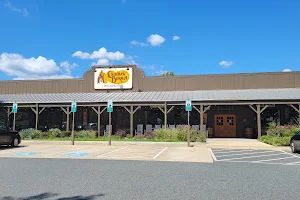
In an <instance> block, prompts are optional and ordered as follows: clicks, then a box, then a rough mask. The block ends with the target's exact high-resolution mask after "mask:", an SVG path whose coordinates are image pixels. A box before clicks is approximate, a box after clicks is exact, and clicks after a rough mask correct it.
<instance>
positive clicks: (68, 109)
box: [61, 107, 71, 131]
mask: <svg viewBox="0 0 300 200" xmlns="http://www.w3.org/2000/svg"><path fill="white" fill-rule="evenodd" d="M61 109H62V110H63V111H64V112H65V113H66V115H67V124H66V131H69V126H70V125H69V124H70V113H71V112H70V107H67V110H66V109H65V108H64V107H61Z"/></svg>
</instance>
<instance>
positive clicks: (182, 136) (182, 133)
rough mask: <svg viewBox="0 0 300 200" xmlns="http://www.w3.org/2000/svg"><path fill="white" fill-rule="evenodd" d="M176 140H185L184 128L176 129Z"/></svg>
mask: <svg viewBox="0 0 300 200" xmlns="http://www.w3.org/2000/svg"><path fill="white" fill-rule="evenodd" d="M177 140H180V141H187V132H185V131H184V130H180V131H178V133H177Z"/></svg>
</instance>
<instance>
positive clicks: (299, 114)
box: [290, 104, 300, 126]
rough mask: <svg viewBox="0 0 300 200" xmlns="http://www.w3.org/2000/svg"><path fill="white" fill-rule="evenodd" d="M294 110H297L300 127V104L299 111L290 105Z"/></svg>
mask: <svg viewBox="0 0 300 200" xmlns="http://www.w3.org/2000/svg"><path fill="white" fill-rule="evenodd" d="M290 106H291V107H292V108H294V110H296V111H297V112H298V125H299V126H300V104H299V105H298V106H299V109H297V108H296V107H295V106H294V105H292V104H291V105H290Z"/></svg>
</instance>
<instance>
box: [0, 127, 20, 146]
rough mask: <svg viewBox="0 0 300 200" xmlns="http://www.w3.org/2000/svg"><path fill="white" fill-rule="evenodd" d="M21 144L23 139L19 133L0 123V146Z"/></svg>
mask: <svg viewBox="0 0 300 200" xmlns="http://www.w3.org/2000/svg"><path fill="white" fill-rule="evenodd" d="M20 143H21V137H20V135H19V132H18V131H12V130H11V129H10V128H9V127H7V126H6V124H5V123H3V122H0V145H11V146H13V147H16V146H18V145H19V144H20Z"/></svg>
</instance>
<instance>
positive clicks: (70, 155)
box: [63, 152, 89, 157]
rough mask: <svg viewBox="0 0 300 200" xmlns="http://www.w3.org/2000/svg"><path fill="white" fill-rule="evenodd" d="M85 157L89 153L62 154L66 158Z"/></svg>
mask: <svg viewBox="0 0 300 200" xmlns="http://www.w3.org/2000/svg"><path fill="white" fill-rule="evenodd" d="M87 155H89V153H79V152H73V153H68V154H63V156H68V157H84V156H87Z"/></svg>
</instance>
